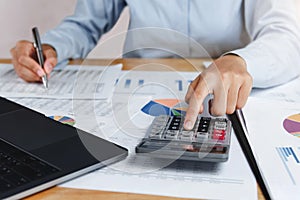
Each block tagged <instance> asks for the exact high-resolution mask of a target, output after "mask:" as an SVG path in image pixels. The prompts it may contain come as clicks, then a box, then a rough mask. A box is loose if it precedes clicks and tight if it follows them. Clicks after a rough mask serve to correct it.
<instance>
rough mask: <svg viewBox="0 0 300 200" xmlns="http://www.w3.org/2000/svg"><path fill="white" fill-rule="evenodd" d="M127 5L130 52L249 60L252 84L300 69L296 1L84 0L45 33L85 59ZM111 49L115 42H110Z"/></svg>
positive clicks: (65, 53)
mask: <svg viewBox="0 0 300 200" xmlns="http://www.w3.org/2000/svg"><path fill="white" fill-rule="evenodd" d="M126 6H129V10H130V23H129V28H128V29H129V31H128V32H127V37H126V41H125V46H124V57H146V58H154V57H155V58H159V57H207V56H210V57H213V58H216V57H219V56H222V55H224V54H226V53H234V54H237V55H239V56H241V57H242V58H244V60H245V61H246V63H247V68H248V71H249V73H250V74H251V75H252V77H253V80H254V87H262V88H264V87H270V86H274V85H278V84H282V83H284V82H287V81H289V80H291V79H292V78H294V77H296V76H297V75H298V74H299V72H300V31H299V27H298V23H299V22H297V17H296V11H295V4H294V0H284V1H283V0H78V2H77V6H76V10H75V12H74V15H72V16H70V17H67V18H65V19H64V20H63V21H62V23H61V24H60V25H59V26H58V27H57V28H55V29H53V30H51V31H49V32H47V33H46V34H45V35H44V36H43V37H42V41H43V43H47V44H50V45H52V46H53V47H54V48H55V49H56V51H57V54H58V61H59V62H61V61H64V60H66V59H69V58H85V57H86V56H87V54H88V53H89V52H90V51H91V50H92V49H93V48H94V47H95V45H96V44H97V42H98V41H99V38H100V37H101V36H102V35H103V34H104V33H106V32H107V31H109V30H110V29H111V28H112V27H113V26H114V24H115V23H116V21H117V20H118V18H119V16H120V14H121V12H122V10H123V9H124V8H125V7H126ZM112 48H113V47H112Z"/></svg>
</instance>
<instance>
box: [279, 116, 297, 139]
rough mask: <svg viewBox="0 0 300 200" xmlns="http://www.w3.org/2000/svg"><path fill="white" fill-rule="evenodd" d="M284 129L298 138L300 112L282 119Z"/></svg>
mask: <svg viewBox="0 0 300 200" xmlns="http://www.w3.org/2000/svg"><path fill="white" fill-rule="evenodd" d="M283 127H284V129H285V130H286V131H287V132H288V133H290V134H291V135H293V136H296V137H298V138H300V114H295V115H292V116H289V117H288V118H286V119H285V120H284V121H283Z"/></svg>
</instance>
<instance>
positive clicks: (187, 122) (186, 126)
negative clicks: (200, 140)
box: [184, 120, 193, 130]
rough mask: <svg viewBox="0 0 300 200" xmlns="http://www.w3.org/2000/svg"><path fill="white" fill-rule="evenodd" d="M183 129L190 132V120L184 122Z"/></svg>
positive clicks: (191, 125) (191, 126)
mask: <svg viewBox="0 0 300 200" xmlns="http://www.w3.org/2000/svg"><path fill="white" fill-rule="evenodd" d="M184 127H185V128H186V129H188V130H191V129H192V128H193V124H192V122H191V121H190V120H187V121H185V122H184Z"/></svg>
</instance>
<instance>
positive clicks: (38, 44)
mask: <svg viewBox="0 0 300 200" xmlns="http://www.w3.org/2000/svg"><path fill="white" fill-rule="evenodd" d="M32 34H33V39H34V43H33V46H34V48H35V50H36V55H37V59H38V62H39V64H40V66H41V67H42V69H44V56H43V49H42V43H41V39H40V34H39V30H38V28H37V27H34V28H33V29H32ZM42 81H43V85H44V87H45V88H46V89H48V79H47V75H44V76H43V77H42Z"/></svg>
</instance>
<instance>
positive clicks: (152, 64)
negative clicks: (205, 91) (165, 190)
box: [0, 59, 264, 200]
mask: <svg viewBox="0 0 300 200" xmlns="http://www.w3.org/2000/svg"><path fill="white" fill-rule="evenodd" d="M203 61H210V60H208V59H188V60H182V59H117V60H110V59H101V60H85V61H82V60H73V61H71V62H70V63H71V64H83V65H110V64H117V63H122V64H123V70H130V69H134V70H153V71H162V70H163V71H168V70H176V71H201V70H202V69H203V67H204V65H203ZM0 63H11V61H10V60H9V59H0ZM102 181H105V180H102ZM245 195H247V194H245ZM39 199H47V200H54V199H66V200H68V199H70V200H77V199H91V200H93V199H105V200H115V199H122V200H137V199H138V200H171V199H181V200H185V199H184V198H173V197H162V196H154V195H143V194H132V193H121V192H107V191H98V190H97V191H95V190H81V189H70V188H63V187H53V188H50V189H48V190H45V191H43V192H40V193H38V194H35V195H32V196H30V197H27V198H26V200H39ZM258 199H259V200H263V199H264V197H263V195H262V193H261V190H260V188H259V187H258Z"/></svg>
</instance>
